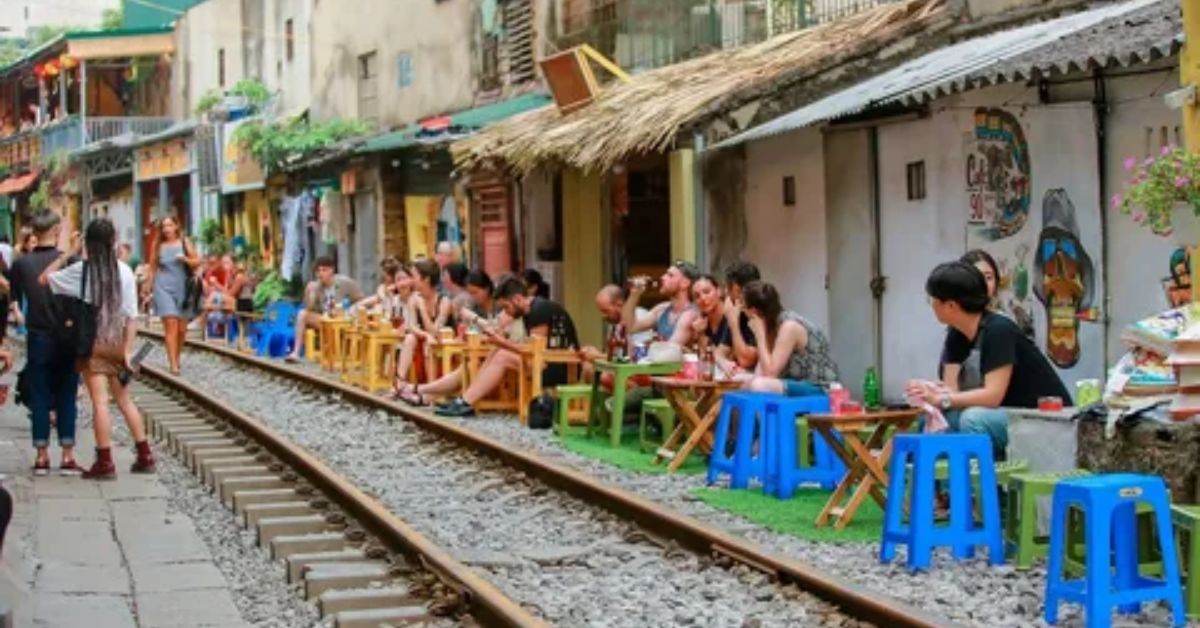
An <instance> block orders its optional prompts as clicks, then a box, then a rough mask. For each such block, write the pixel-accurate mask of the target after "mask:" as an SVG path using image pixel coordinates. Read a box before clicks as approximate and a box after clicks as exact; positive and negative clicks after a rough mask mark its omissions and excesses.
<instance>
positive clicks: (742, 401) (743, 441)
mask: <svg viewBox="0 0 1200 628" xmlns="http://www.w3.org/2000/svg"><path fill="white" fill-rule="evenodd" d="M770 397H771V395H768V394H764V393H756V392H750V391H745V390H739V391H734V392H728V393H725V394H724V395H723V396H722V397H721V414H720V415H718V417H717V429H716V435H715V437H714V438H713V450H712V454H710V455H709V457H708V483H709V484H713V483H715V482H716V481H717V478H718V477H719V476H720V475H721V474H722V473H728V474H729V487H730V488H746V487H747V486H749V484H750V479H751V478H757V479H759V480H760V481H761V480H762V477H763V470H764V465H763V463H764V456H763V451H762V447H759V451H758V453H755V452H754V435H755V432H756V429H755V428H757V433H758V434H760V435H761V434H763V419H764V414H765V412H766V405H765V404H766V402H767V399H768V398H770ZM735 410H736V411H737V417H738V419H737V421H738V422H737V435H736V437H735V440H734V443H733V454H732V455H730V454H728V453H727V452H728V451H729V432H730V430H731V429H732V422H733V415H734V411H735Z"/></svg>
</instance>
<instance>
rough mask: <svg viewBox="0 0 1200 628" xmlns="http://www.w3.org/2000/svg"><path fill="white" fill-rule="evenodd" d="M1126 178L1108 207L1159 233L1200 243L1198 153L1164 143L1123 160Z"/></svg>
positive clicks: (1199, 163) (1190, 242) (1188, 241)
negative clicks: (1152, 152)
mask: <svg viewBox="0 0 1200 628" xmlns="http://www.w3.org/2000/svg"><path fill="white" fill-rule="evenodd" d="M1125 171H1126V172H1128V173H1129V174H1130V179H1129V180H1128V181H1126V182H1125V185H1124V190H1123V191H1122V192H1121V193H1120V194H1117V195H1115V196H1113V198H1112V207H1113V208H1114V209H1119V210H1121V212H1122V213H1124V214H1131V215H1132V216H1133V220H1134V222H1136V223H1138V224H1140V225H1143V226H1145V227H1147V228H1149V229H1150V230H1151V231H1152V232H1154V233H1155V234H1157V235H1161V236H1170V235H1172V234H1173V233H1174V234H1175V235H1176V236H1177V237H1179V238H1182V239H1183V241H1182V242H1181V244H1184V245H1187V246H1195V245H1197V244H1200V154H1197V153H1193V152H1191V151H1188V150H1185V149H1182V148H1174V147H1171V146H1166V147H1164V148H1163V149H1162V151H1161V152H1160V153H1159V154H1158V155H1157V156H1151V157H1147V158H1145V159H1143V160H1141V161H1138V160H1137V158H1134V157H1130V158H1128V159H1126V160H1125Z"/></svg>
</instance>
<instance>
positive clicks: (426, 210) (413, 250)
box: [404, 196, 442, 259]
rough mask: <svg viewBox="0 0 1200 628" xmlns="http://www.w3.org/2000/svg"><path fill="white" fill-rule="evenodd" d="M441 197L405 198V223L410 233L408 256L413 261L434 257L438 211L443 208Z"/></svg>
mask: <svg viewBox="0 0 1200 628" xmlns="http://www.w3.org/2000/svg"><path fill="white" fill-rule="evenodd" d="M441 200H442V199H441V197H440V196H405V197H404V223H405V230H406V231H407V233H408V254H409V256H410V257H411V258H412V259H416V258H418V257H433V246H434V244H435V243H434V242H433V240H434V239H436V238H437V219H436V218H435V216H436V214H435V212H436V211H437V210H436V209H434V210H432V211H431V210H430V208H431V207H432V208H440V207H441Z"/></svg>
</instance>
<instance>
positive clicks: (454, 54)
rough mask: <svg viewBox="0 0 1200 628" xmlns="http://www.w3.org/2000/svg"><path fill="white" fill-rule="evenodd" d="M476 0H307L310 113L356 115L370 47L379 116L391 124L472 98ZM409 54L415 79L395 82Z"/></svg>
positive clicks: (456, 106)
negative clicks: (310, 1) (362, 64)
mask: <svg viewBox="0 0 1200 628" xmlns="http://www.w3.org/2000/svg"><path fill="white" fill-rule="evenodd" d="M477 10H478V8H477V6H476V3H474V2H408V3H405V6H404V10H402V11H401V10H397V5H396V3H395V2H394V1H390V0H360V1H359V2H356V3H355V7H354V10H347V7H346V4H345V3H342V2H318V3H317V4H316V5H315V6H314V7H313V15H312V20H311V28H310V34H311V36H312V41H313V67H312V93H313V104H312V113H313V116H314V117H315V118H318V119H328V118H334V117H342V118H354V117H358V114H359V111H358V78H357V77H358V63H359V57H360V56H361V55H364V54H367V53H370V52H372V51H374V52H375V53H376V55H377V61H378V75H377V81H378V83H377V86H378V92H377V93H378V98H379V105H378V107H379V124H380V126H381V127H384V128H387V127H394V126H398V125H401V124H405V123H408V122H412V121H414V120H416V119H419V118H422V117H425V116H429V115H434V114H438V113H443V112H451V111H454V110H458V109H465V108H468V107H470V106H471V105H472V101H473V97H474V80H473V78H472V77H473V75H472V70H473V68H474V66H475V55H474V53H473V52H472V41H473V38H474V37H475V31H474V24H475V20H476V18H477ZM402 52H407V53H409V54H411V55H412V60H413V84H412V85H410V86H408V87H400V86H399V85H398V82H397V78H398V67H397V66H398V59H399V57H400V53H402Z"/></svg>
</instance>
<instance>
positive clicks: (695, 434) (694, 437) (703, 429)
mask: <svg viewBox="0 0 1200 628" xmlns="http://www.w3.org/2000/svg"><path fill="white" fill-rule="evenodd" d="M704 405H705V406H706V407H707V408H708V411H707V412H705V413H704V418H703V419H700V418H699V415H698V414H693V418H694V419H698V421H697V422H696V425H695V426H694V427H693V428H692V433H691V435H690V436H688V439H687V441H686V442H684V443H683V446H682V447H680V448H679V451H677V452H675V458H673V459H672V460H671V464H669V465H667V471H668V472H672V473H673V472H675V471H677V470H678V469H679V467H681V466H683V463H684V462H686V461H687V459H688V456H690V455H692V450H693V449H695V448H696V446H697V445H699V444H700V442H701V441H702V440H704V437H705V436H706V435H708V430H709V429H710V428H712V425H713V423H715V422H716V420H717V414H718V413H720V411H721V405H720V404H717V403H711V402H710V403H707V404H704ZM696 407H700V404H697V405H696ZM689 410H691V409H690V408H689ZM710 439H711V437H710ZM709 449H710V450H711V449H712V448H711V446H710V447H709Z"/></svg>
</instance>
